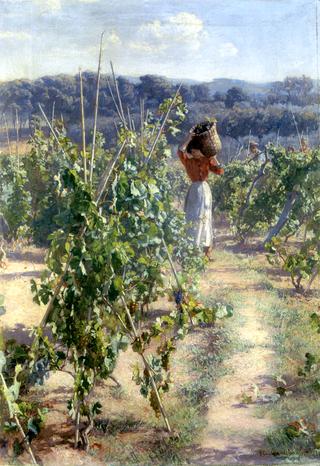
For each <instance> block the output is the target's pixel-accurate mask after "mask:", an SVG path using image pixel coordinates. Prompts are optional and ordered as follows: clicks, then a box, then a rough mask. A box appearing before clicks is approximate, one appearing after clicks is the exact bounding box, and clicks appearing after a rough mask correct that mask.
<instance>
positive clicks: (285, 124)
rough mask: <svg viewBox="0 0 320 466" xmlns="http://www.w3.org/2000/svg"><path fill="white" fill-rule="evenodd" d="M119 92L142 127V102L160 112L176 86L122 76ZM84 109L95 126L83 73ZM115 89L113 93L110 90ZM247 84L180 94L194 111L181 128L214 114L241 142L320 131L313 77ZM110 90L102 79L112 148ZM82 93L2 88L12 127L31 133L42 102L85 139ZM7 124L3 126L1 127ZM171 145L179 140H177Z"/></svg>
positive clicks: (18, 84) (18, 85)
mask: <svg viewBox="0 0 320 466" xmlns="http://www.w3.org/2000/svg"><path fill="white" fill-rule="evenodd" d="M117 81H118V88H119V92H120V95H121V98H122V103H123V108H124V112H125V113H126V114H127V113H128V112H129V113H130V115H131V117H132V119H133V121H134V123H135V124H139V123H140V118H141V102H143V105H144V109H145V110H146V109H149V111H150V112H152V111H155V109H156V108H157V107H158V105H159V103H160V102H162V101H163V100H164V99H166V98H168V97H170V96H172V94H173V93H174V92H175V90H176V89H177V84H175V83H174V82H172V81H170V80H169V79H166V78H163V77H160V76H154V75H145V76H141V77H140V78H139V79H136V80H133V79H128V78H125V77H122V76H120V77H118V79H117ZM83 82H84V94H85V96H84V107H85V113H86V124H87V126H88V128H89V129H90V127H92V119H93V109H94V99H95V89H96V74H95V73H93V72H85V73H83ZM110 88H111V91H110ZM248 89H250V86H248V83H246V91H244V90H243V89H242V88H241V87H240V86H239V87H238V86H233V87H231V88H229V89H227V90H225V91H221V90H220V91H217V90H215V86H214V81H213V82H212V83H200V84H187V83H184V84H183V85H182V87H181V94H182V96H183V98H184V100H185V102H186V103H187V104H188V107H189V113H188V116H187V119H186V121H185V122H184V125H183V127H182V130H187V129H188V128H190V126H192V125H193V124H194V122H195V121H200V120H202V119H204V118H205V117H207V116H212V115H214V116H215V117H216V118H217V119H218V130H219V133H220V135H221V136H222V137H230V138H233V139H235V140H236V141H240V140H241V138H246V137H248V135H251V136H252V137H256V138H258V139H259V140H260V141H262V140H263V138H264V137H265V136H267V135H270V134H276V135H277V137H288V136H291V135H296V134H297V132H300V133H303V134H311V133H312V132H314V131H316V130H317V128H318V112H317V110H318V108H317V106H318V101H319V99H318V95H317V92H316V89H315V86H314V83H313V81H312V79H310V78H308V77H306V76H302V77H293V78H286V79H285V80H284V81H279V82H274V83H270V85H269V86H266V87H265V90H264V92H262V91H261V92H257V90H256V88H255V87H254V86H252V91H250V90H248ZM111 92H113V93H116V89H115V85H114V83H113V82H112V79H111V78H110V77H109V76H107V75H103V76H102V79H101V92H100V105H99V113H100V128H99V129H100V131H102V132H103V133H104V134H105V136H106V139H107V143H109V144H112V143H113V142H114V139H115V137H116V128H115V125H114V121H116V119H117V115H116V111H115V107H114V104H113V100H112V96H111ZM79 95H80V90H79V78H78V76H69V75H58V76H53V77H52V76H45V77H42V78H39V79H36V80H34V81H30V80H15V81H11V82H6V83H2V84H1V85H0V111H1V114H5V116H6V120H7V124H8V126H9V127H10V128H16V126H17V125H18V126H19V130H20V131H24V134H26V133H28V132H30V130H32V122H33V120H34V119H36V118H39V116H40V112H39V104H41V106H42V107H43V108H44V110H45V111H46V113H47V115H48V116H49V117H52V116H53V115H54V116H55V117H56V118H63V119H64V121H65V123H66V125H67V127H68V128H69V134H70V135H71V136H72V137H73V138H74V139H75V140H79V139H80V134H79V121H80V117H79V113H80V98H79ZM2 126H3V124H2ZM171 142H175V141H174V140H173V139H172V140H171Z"/></svg>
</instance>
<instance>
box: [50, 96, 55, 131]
mask: <svg viewBox="0 0 320 466" xmlns="http://www.w3.org/2000/svg"><path fill="white" fill-rule="evenodd" d="M55 108H56V101H55V100H54V101H53V104H52V113H51V124H52V126H53V122H54V116H55V115H54V114H55Z"/></svg>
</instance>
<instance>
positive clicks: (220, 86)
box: [207, 78, 272, 94]
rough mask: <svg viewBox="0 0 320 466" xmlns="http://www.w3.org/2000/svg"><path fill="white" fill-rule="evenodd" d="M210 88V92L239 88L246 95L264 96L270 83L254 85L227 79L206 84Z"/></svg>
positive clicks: (248, 82)
mask: <svg viewBox="0 0 320 466" xmlns="http://www.w3.org/2000/svg"><path fill="white" fill-rule="evenodd" d="M207 84H208V85H209V88H210V92H211V93H212V94H214V93H215V92H227V90H228V89H230V88H231V87H240V88H241V89H242V90H243V91H244V92H246V93H247V94H266V93H267V92H268V91H269V90H270V88H271V86H272V83H255V82H250V81H243V80H241V79H228V78H217V79H213V80H212V81H211V82H209V83H207Z"/></svg>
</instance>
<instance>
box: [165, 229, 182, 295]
mask: <svg viewBox="0 0 320 466" xmlns="http://www.w3.org/2000/svg"><path fill="white" fill-rule="evenodd" d="M162 244H163V246H164V249H165V251H166V253H167V257H168V260H169V263H170V266H171V269H172V272H173V275H174V278H175V279H176V282H177V285H178V288H179V290H181V288H182V287H181V283H180V280H179V277H178V274H177V271H176V269H175V266H174V263H173V260H172V257H171V254H170V252H169V249H168V246H167V243H166V242H165V240H164V238H163V237H162Z"/></svg>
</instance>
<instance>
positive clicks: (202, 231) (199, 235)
mask: <svg viewBox="0 0 320 466" xmlns="http://www.w3.org/2000/svg"><path fill="white" fill-rule="evenodd" d="M184 210H185V213H186V220H187V222H188V223H190V227H189V229H188V234H189V235H190V236H191V237H192V238H193V239H194V242H195V244H196V245H197V246H199V247H200V246H201V247H209V246H211V245H212V240H213V226H212V194H211V189H210V186H209V185H208V183H207V182H206V181H194V182H193V183H192V185H191V186H190V188H189V191H188V194H187V197H186V201H185V206H184Z"/></svg>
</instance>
